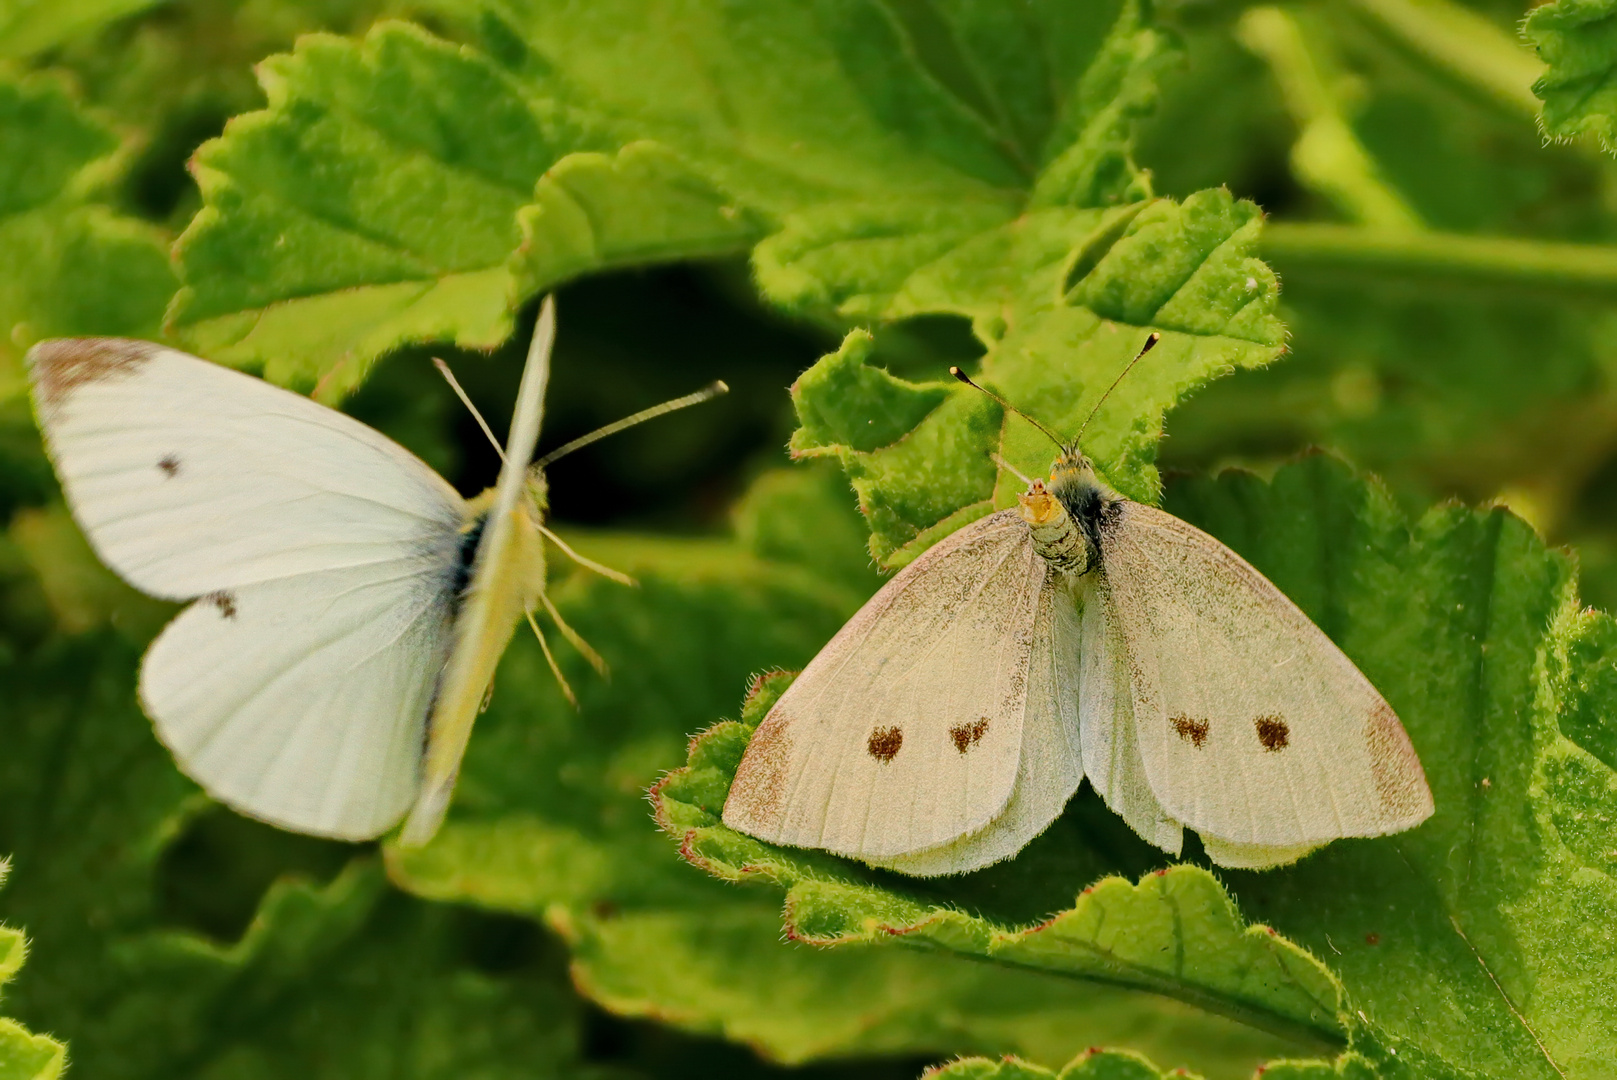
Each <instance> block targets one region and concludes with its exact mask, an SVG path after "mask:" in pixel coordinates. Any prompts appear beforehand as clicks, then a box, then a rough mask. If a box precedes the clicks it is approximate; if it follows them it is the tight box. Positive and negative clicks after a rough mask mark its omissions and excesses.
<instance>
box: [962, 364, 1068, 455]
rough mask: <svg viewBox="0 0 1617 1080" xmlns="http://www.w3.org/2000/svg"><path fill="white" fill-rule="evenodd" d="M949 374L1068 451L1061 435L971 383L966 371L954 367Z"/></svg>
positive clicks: (988, 391)
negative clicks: (989, 398)
mask: <svg viewBox="0 0 1617 1080" xmlns="http://www.w3.org/2000/svg"><path fill="white" fill-rule="evenodd" d="M949 374H950V375H953V376H954V377H955V378H957V379H959V380H960V381H961V382H963V383H965V384H966V385H967V386H969V387H971V388H972V389H973V390H980V391H981V392H982V393H984V394H987V395H988V396H989V397H991V398H993V399H994V400H995V401H997V402H999V407H1000V408H1002V409H1004V410H1005V411H1006V412H1011V413H1015V414H1016V415H1017V416H1020V417H1021V418H1022V419H1023V420H1026V421H1027V422H1028V423H1030V424H1032V425H1033V426H1034V427H1036V428H1038V429H1039V430H1040V431H1042V432H1044V434H1045V437H1046V438H1048V439H1049V440H1050V441H1051V442H1053V443H1055V444H1056V447H1057V448H1058V449H1063V450H1064V449H1066V446H1067V444H1066V443H1064V442H1062V441H1061V436H1060V435H1057V434H1056V433H1055V432H1053V431H1051V430H1050V429H1049V428H1047V427H1045V426H1044V425H1043V424H1041V423H1039V422H1038V421H1037V420H1035V419H1033V417H1031V416H1029V415H1028V414H1027V413H1025V412H1023V411H1022V410H1021V409H1018V408H1017V407H1016V406H1015V405H1012V404H1011V403H1010V402H1008V401H1006V400H1005V399H1004V398H1002V397H1000V396H999V395H998V394H996V393H994V392H993V391H992V390H989V389H988V388H987V387H984V386H979V385H977V384H976V383H974V382H972V381H971V376H970V375H967V374H966V373H965V372H964V371H961V370H960V369H959V368H957V367H952V368H950V369H949Z"/></svg>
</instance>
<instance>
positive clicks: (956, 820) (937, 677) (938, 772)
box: [724, 510, 1047, 860]
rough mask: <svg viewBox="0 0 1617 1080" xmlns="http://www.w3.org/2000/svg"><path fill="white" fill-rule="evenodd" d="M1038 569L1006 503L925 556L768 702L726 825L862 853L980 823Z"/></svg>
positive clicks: (1018, 710)
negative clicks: (773, 701)
mask: <svg viewBox="0 0 1617 1080" xmlns="http://www.w3.org/2000/svg"><path fill="white" fill-rule="evenodd" d="M1046 573H1047V571H1046V567H1045V563H1044V560H1043V559H1041V558H1039V557H1038V555H1037V554H1036V553H1035V552H1034V550H1033V543H1032V538H1031V536H1030V534H1029V532H1028V528H1027V526H1026V525H1025V524H1024V523H1023V522H1022V520H1021V519H1020V517H1019V516H1018V515H1017V514H1016V512H1015V511H1010V510H1007V511H1001V512H999V513H996V514H992V515H990V516H988V517H986V518H984V519H983V520H981V521H979V522H976V523H974V524H973V525H970V526H968V527H966V528H964V529H962V530H960V531H959V532H956V533H955V534H953V535H952V536H950V537H948V538H947V539H945V540H943V541H942V542H940V543H939V544H937V545H935V546H934V547H932V548H931V549H929V550H928V551H927V552H925V553H924V554H923V555H922V556H921V557H920V558H918V559H917V560H916V561H915V562H914V563H912V564H911V565H910V566H908V567H906V568H905V569H904V570H903V572H901V573H900V574H899V575H898V576H897V577H895V578H894V579H893V580H892V581H890V582H889V583H888V584H887V586H886V587H885V588H883V589H882V590H881V591H880V592H879V593H877V594H876V595H875V596H874V597H873V598H872V599H871V600H870V602H869V603H867V604H866V605H865V606H864V607H863V608H862V609H861V610H860V611H859V613H858V614H857V615H855V616H854V617H853V618H852V619H851V620H850V621H849V622H848V624H847V625H846V626H844V627H843V628H842V630H841V631H840V632H838V634H837V636H836V637H834V638H832V639H831V642H830V643H829V644H828V645H826V647H825V648H824V649H823V650H821V652H820V654H819V655H818V656H816V657H815V658H814V660H813V661H812V662H811V663H810V664H809V666H808V667H807V668H806V669H805V670H804V672H803V674H802V675H800V676H798V678H797V681H796V682H794V683H793V684H792V685H791V686H790V687H789V688H788V689H787V691H786V693H785V694H784V695H782V696H781V699H780V700H779V701H778V702H776V704H775V707H774V708H773V709H771V710H770V712H769V715H768V716H767V717H765V719H764V722H763V723H762V724H760V725H759V727H758V730H757V731H756V732H755V733H754V735H753V737H752V742H751V744H750V745H749V746H748V748H747V753H746V755H745V757H744V758H743V759H742V762H741V765H740V768H739V769H738V770H737V771H736V777H735V782H734V784H733V785H732V787H731V789H730V795H729V798H728V800H727V801H726V802H725V808H724V821H725V824H727V825H729V826H730V827H731V828H733V829H737V830H739V831H741V832H745V833H748V834H750V835H752V836H756V837H758V838H760V839H763V840H769V841H772V842H774V843H779V844H789V845H793V846H797V847H814V848H824V849H826V850H828V851H833V852H836V853H838V854H842V855H849V856H853V857H855V858H860V859H869V860H884V859H892V858H894V857H896V856H900V855H906V854H910V853H913V852H918V851H922V850H925V849H927V848H932V847H937V846H938V845H940V844H943V843H946V842H948V841H951V840H954V839H956V838H958V837H960V836H962V835H964V834H966V833H970V832H973V831H975V830H978V829H981V828H982V827H983V826H985V825H987V824H988V823H989V822H990V821H992V820H993V819H994V818H995V817H996V816H998V815H999V813H1000V811H1001V810H1003V809H1004V807H1005V805H1006V803H1007V802H1008V801H1009V800H1010V797H1011V790H1012V787H1013V785H1014V782H1015V779H1016V772H1017V765H1018V762H1019V760H1020V757H1021V751H1022V730H1023V712H1024V709H1025V705H1026V700H1027V695H1028V682H1029V675H1030V664H1031V661H1032V656H1033V642H1034V633H1033V628H1034V617H1035V608H1036V605H1037V603H1038V599H1039V595H1040V593H1041V592H1042V591H1043V588H1044V582H1045V577H1046Z"/></svg>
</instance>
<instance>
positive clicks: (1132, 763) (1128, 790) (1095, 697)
mask: <svg viewBox="0 0 1617 1080" xmlns="http://www.w3.org/2000/svg"><path fill="white" fill-rule="evenodd" d="M1079 597H1080V599H1079V603H1080V605H1081V612H1082V614H1081V616H1080V619H1081V627H1082V629H1081V632H1080V635H1079V636H1080V639H1081V640H1082V641H1083V662H1082V665H1081V668H1080V675H1079V680H1078V686H1079V691H1078V716H1079V741H1080V743H1081V744H1082V746H1083V750H1084V773H1085V775H1087V776H1088V777H1089V783H1090V784H1091V785H1092V786H1093V787H1094V789H1095V791H1096V793H1097V794H1098V795H1100V797H1101V798H1102V799H1103V800H1104V801H1105V803H1106V805H1107V806H1108V807H1110V808H1111V811H1112V813H1114V814H1116V815H1117V816H1118V817H1120V818H1122V819H1123V820H1124V821H1125V822H1127V823H1128V826H1129V827H1130V828H1131V829H1133V830H1134V831H1135V832H1136V833H1138V834H1139V835H1140V836H1141V837H1142V838H1144V839H1145V840H1147V841H1149V842H1150V843H1152V844H1155V845H1156V846H1157V847H1159V848H1161V849H1162V850H1164V851H1166V852H1167V853H1168V854H1170V855H1178V854H1179V851H1180V848H1181V847H1182V846H1183V843H1184V826H1183V825H1181V824H1180V823H1179V822H1177V821H1175V820H1174V819H1173V817H1172V816H1171V815H1170V814H1169V813H1168V812H1167V811H1166V810H1164V809H1163V808H1162V803H1160V802H1159V801H1157V797H1156V796H1155V795H1153V794H1152V793H1151V784H1150V782H1149V781H1148V780H1147V779H1146V774H1145V762H1144V761H1143V760H1142V759H1141V757H1140V744H1139V734H1138V731H1137V729H1136V728H1135V724H1134V694H1133V691H1132V690H1131V688H1130V682H1129V664H1128V649H1127V647H1126V645H1125V644H1124V641H1123V638H1122V635H1121V633H1120V631H1119V629H1118V626H1117V620H1116V619H1115V618H1113V617H1112V608H1113V602H1112V598H1111V596H1110V595H1109V593H1108V591H1107V588H1106V579H1105V577H1104V576H1102V575H1100V574H1089V575H1087V576H1086V577H1085V578H1084V579H1083V585H1082V587H1081V588H1080V589H1079Z"/></svg>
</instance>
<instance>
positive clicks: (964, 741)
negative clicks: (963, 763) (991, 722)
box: [949, 716, 988, 754]
mask: <svg viewBox="0 0 1617 1080" xmlns="http://www.w3.org/2000/svg"><path fill="white" fill-rule="evenodd" d="M987 730H988V717H986V716H985V717H983V718H982V719H981V720H977V721H975V722H973V723H970V724H958V725H956V726H955V727H952V728H950V729H949V738H951V739H953V740H954V748H955V749H956V750H958V751H960V752H961V753H962V754H964V753H965V752H966V751H967V750H970V749H971V748H972V747H973V746H976V745H977V744H978V743H980V742H982V739H983V733H984V732H985V731H987Z"/></svg>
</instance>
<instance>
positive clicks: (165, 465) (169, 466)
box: [157, 454, 180, 477]
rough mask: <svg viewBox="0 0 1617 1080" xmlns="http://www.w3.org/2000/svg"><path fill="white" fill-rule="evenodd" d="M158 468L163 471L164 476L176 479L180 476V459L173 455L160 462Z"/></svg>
mask: <svg viewBox="0 0 1617 1080" xmlns="http://www.w3.org/2000/svg"><path fill="white" fill-rule="evenodd" d="M157 467H158V468H159V469H162V470H163V475H164V476H167V477H175V476H178V475H180V459H179V458H177V457H175V456H174V455H173V454H170V455H169V456H168V457H166V458H164V459H163V460H162V461H159V462H158V463H157Z"/></svg>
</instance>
